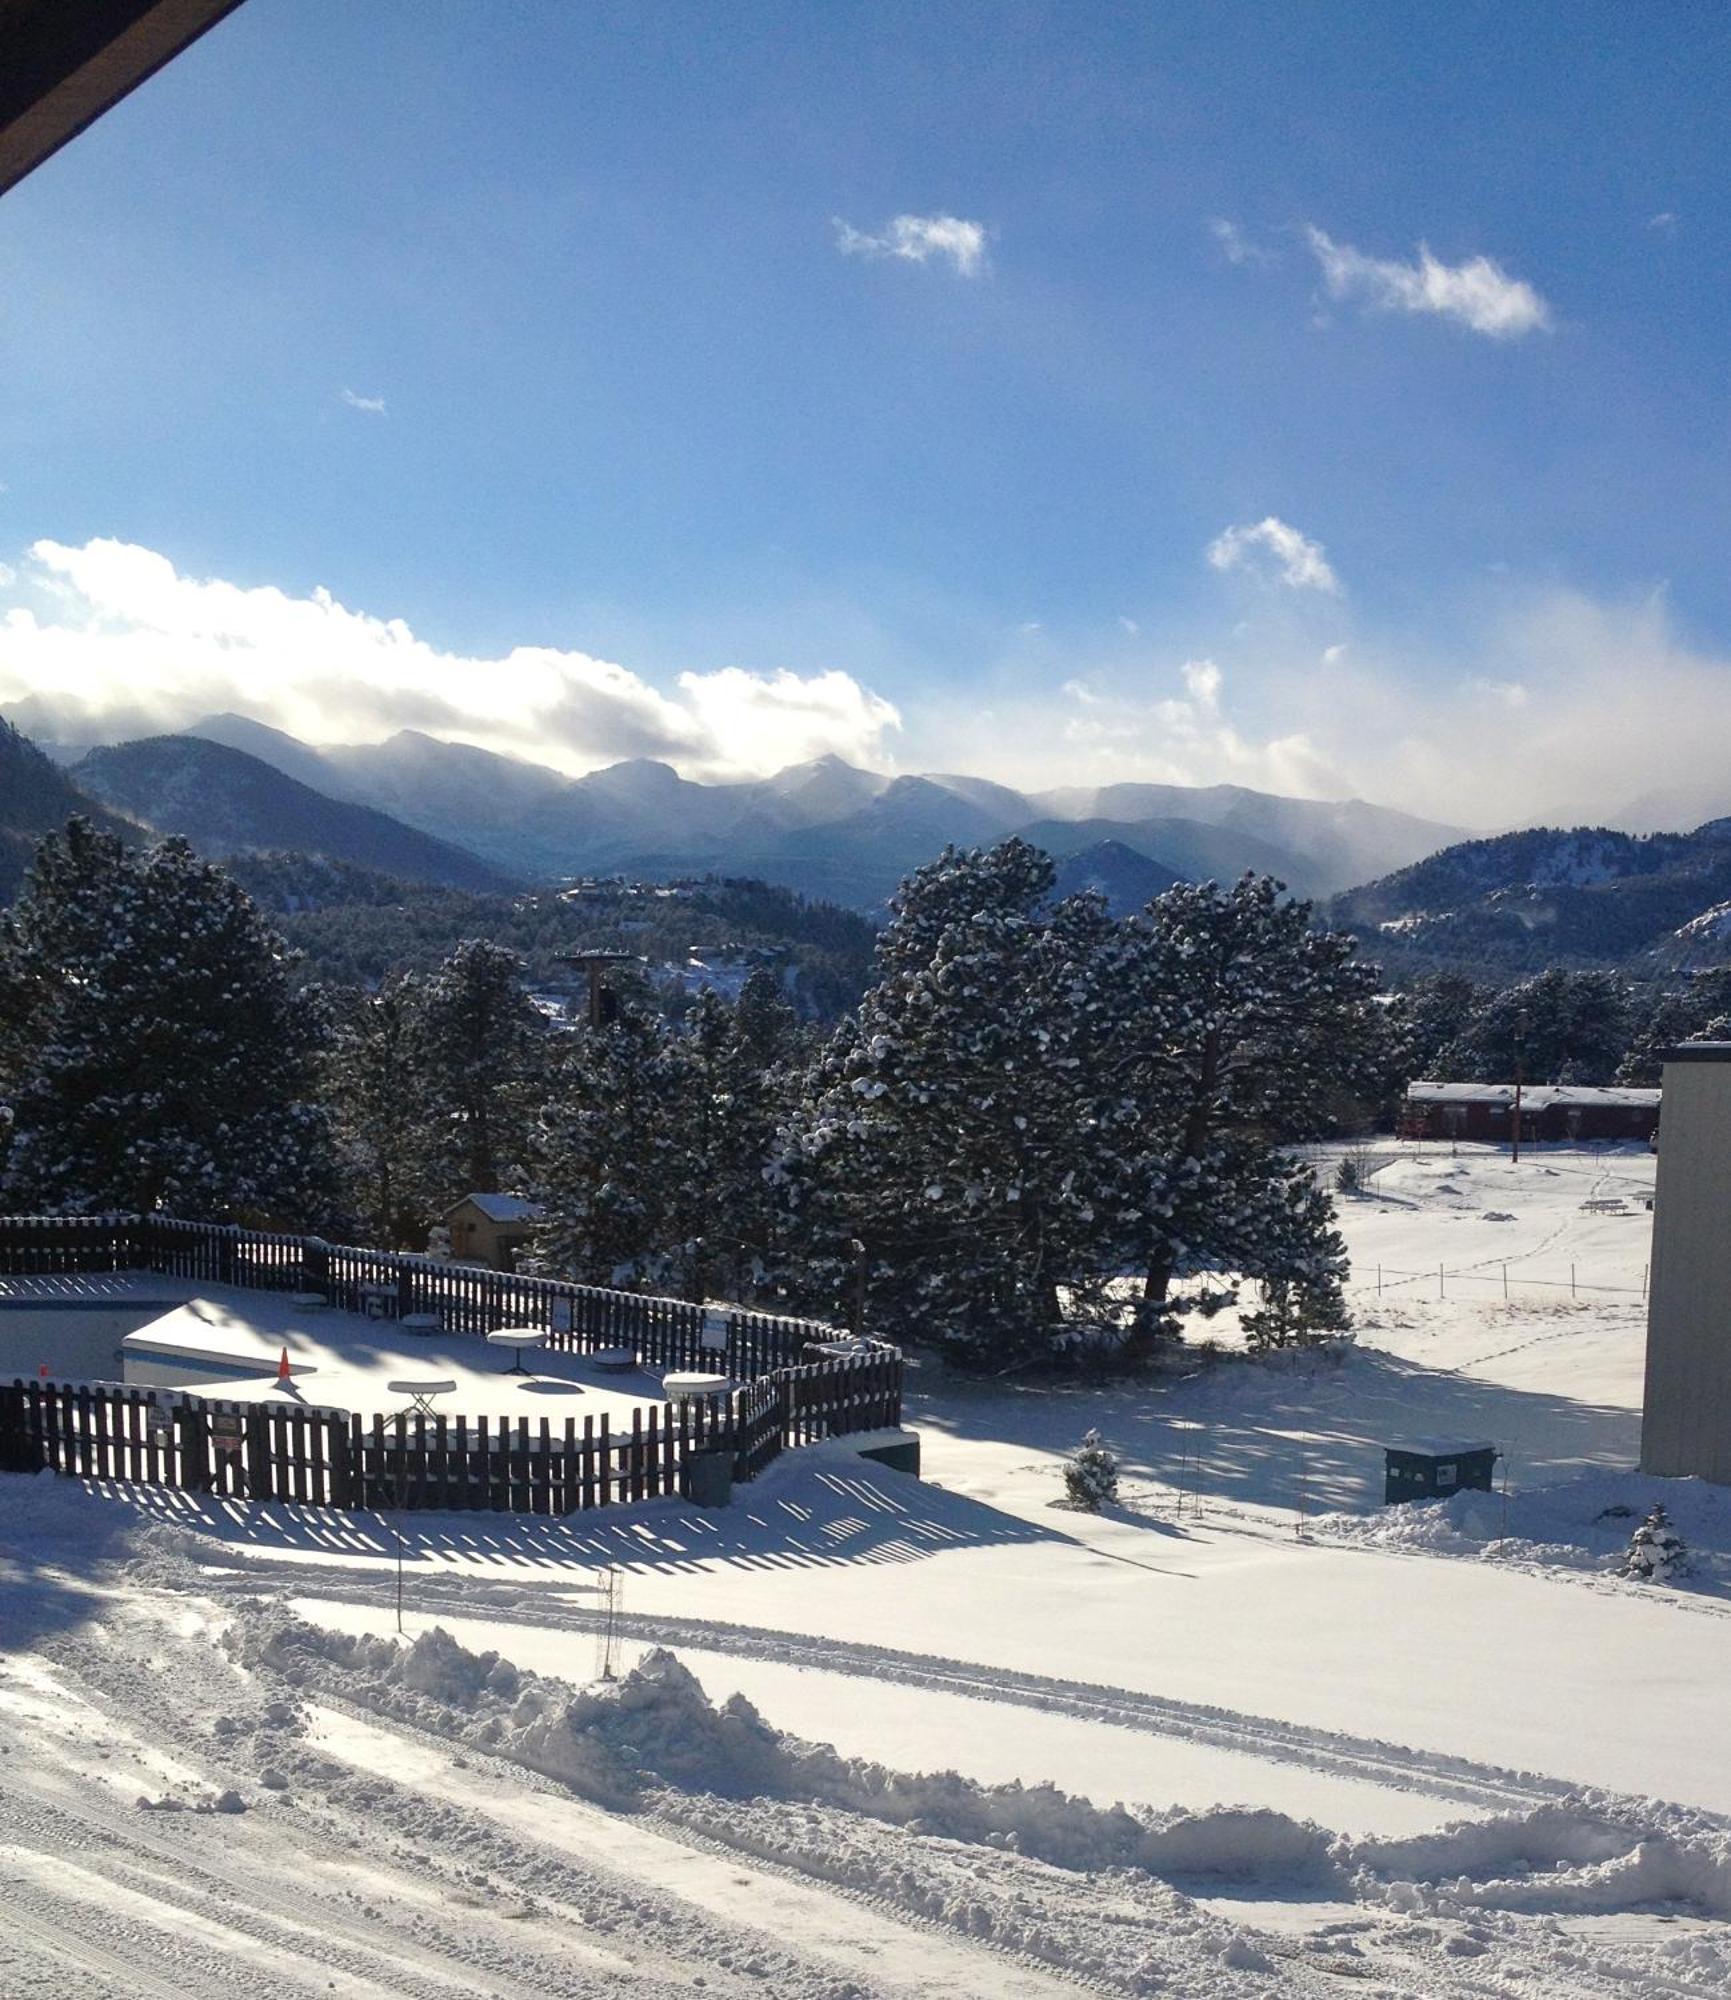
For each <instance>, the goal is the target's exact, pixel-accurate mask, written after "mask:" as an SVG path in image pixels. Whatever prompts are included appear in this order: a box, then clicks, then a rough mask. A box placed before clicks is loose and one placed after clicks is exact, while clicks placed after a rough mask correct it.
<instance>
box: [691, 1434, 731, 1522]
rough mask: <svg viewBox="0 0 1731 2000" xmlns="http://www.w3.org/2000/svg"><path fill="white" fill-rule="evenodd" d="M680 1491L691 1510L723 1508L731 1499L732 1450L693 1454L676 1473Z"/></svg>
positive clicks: (727, 1448) (695, 1452) (729, 1447)
mask: <svg viewBox="0 0 1731 2000" xmlns="http://www.w3.org/2000/svg"><path fill="white" fill-rule="evenodd" d="M679 1490H680V1493H681V1495H682V1496H683V1497H684V1498H685V1499H687V1500H689V1501H690V1502H691V1504H692V1505H693V1506H694V1507H725V1506H727V1505H728V1503H729V1502H730V1501H731V1500H732V1498H733V1447H732V1446H731V1445H729V1446H727V1447H726V1449H725V1450H717V1451H692V1452H687V1453H686V1455H685V1463H684V1465H682V1466H681V1467H680V1471H679Z"/></svg>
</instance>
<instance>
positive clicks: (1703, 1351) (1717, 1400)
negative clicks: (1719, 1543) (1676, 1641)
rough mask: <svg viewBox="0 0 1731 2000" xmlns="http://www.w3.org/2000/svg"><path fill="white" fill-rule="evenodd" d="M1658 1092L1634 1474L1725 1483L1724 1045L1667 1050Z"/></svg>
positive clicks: (1728, 1139)
mask: <svg viewBox="0 0 1731 2000" xmlns="http://www.w3.org/2000/svg"><path fill="white" fill-rule="evenodd" d="M1664 1090H1665V1099H1664V1102H1665V1116H1664V1123H1663V1126H1662V1127H1661V1130H1660V1134H1659V1171H1658V1187H1657V1191H1656V1194H1655V1196H1654V1203H1653V1269H1652V1277H1651V1282H1650V1287H1649V1297H1648V1305H1647V1388H1646V1400H1645V1412H1644V1415H1643V1419H1642V1426H1641V1468H1642V1470H1643V1471H1645V1472H1653V1473H1661V1474H1664V1475H1667V1476H1671V1477H1676V1476H1686V1475H1688V1474H1694V1475H1696V1476H1698V1477H1700V1478H1702V1479H1712V1480H1717V1481H1720V1482H1722V1483H1724V1484H1727V1485H1731V1043H1727V1042H1704V1043H1699V1044H1695V1045H1692V1046H1690V1047H1688V1048H1687V1049H1684V1050H1680V1051H1673V1052H1672V1054H1671V1056H1669V1057H1668V1058H1667V1059H1666V1063H1665V1078H1664Z"/></svg>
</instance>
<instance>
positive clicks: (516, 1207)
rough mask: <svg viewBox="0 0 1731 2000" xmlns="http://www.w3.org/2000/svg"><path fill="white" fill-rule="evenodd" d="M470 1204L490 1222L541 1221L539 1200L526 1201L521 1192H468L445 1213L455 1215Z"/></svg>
mask: <svg viewBox="0 0 1731 2000" xmlns="http://www.w3.org/2000/svg"><path fill="white" fill-rule="evenodd" d="M470 1204H472V1205H473V1206H474V1207H476V1208H478V1209H479V1210H480V1211H481V1213H482V1214H483V1215H484V1216H485V1217H486V1218H487V1220H488V1221H489V1222H539V1221H540V1219H541V1214H542V1209H541V1204H540V1203H539V1202H538V1201H525V1200H524V1199H523V1197H522V1196H521V1195H520V1194H466V1195H464V1197H463V1199H462V1200H461V1201H454V1202H452V1204H451V1206H450V1207H449V1208H448V1209H446V1210H445V1213H446V1214H447V1215H455V1214H456V1212H457V1210H458V1209H460V1208H463V1207H465V1206H468V1205H470Z"/></svg>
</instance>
